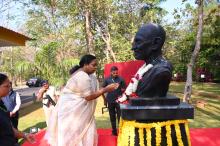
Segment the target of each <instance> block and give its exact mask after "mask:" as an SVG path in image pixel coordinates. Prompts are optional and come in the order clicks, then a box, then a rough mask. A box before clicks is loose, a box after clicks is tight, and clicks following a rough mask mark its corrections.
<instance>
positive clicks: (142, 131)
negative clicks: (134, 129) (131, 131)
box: [138, 128, 144, 146]
mask: <svg viewBox="0 0 220 146" xmlns="http://www.w3.org/2000/svg"><path fill="white" fill-rule="evenodd" d="M138 133H139V145H140V146H144V129H143V128H140V129H139V130H138Z"/></svg>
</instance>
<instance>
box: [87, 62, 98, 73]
mask: <svg viewBox="0 0 220 146" xmlns="http://www.w3.org/2000/svg"><path fill="white" fill-rule="evenodd" d="M85 68H86V72H87V73H88V74H93V73H94V72H95V71H96V69H97V60H96V59H94V60H92V62H90V63H89V64H86V65H85Z"/></svg>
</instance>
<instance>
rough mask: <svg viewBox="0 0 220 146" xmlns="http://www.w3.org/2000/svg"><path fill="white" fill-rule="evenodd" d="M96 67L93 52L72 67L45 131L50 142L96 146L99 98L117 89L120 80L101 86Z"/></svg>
mask: <svg viewBox="0 0 220 146" xmlns="http://www.w3.org/2000/svg"><path fill="white" fill-rule="evenodd" d="M96 69H97V60H96V57H95V56H93V55H90V54H88V55H84V56H83V57H82V58H81V59H80V62H79V65H76V66H74V67H73V68H72V69H71V73H72V75H71V77H70V79H69V80H68V81H67V83H66V85H65V87H64V89H63V91H62V93H61V96H60V98H59V100H58V103H57V105H56V107H55V109H54V111H53V112H52V115H51V119H50V122H49V127H48V130H47V133H46V135H45V138H46V139H47V141H48V143H49V144H50V145H51V146H97V144H98V135H97V131H96V124H95V116H94V112H95V108H96V98H98V97H100V96H101V95H102V94H104V93H106V92H111V91H113V90H115V89H116V88H118V84H117V83H114V84H111V85H108V86H106V87H105V88H101V89H98V81H97V79H96V77H95V75H94V72H95V71H96Z"/></svg>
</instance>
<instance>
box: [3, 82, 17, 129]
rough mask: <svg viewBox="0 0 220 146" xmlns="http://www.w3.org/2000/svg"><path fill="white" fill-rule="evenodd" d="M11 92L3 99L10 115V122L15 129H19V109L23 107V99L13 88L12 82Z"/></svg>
mask: <svg viewBox="0 0 220 146" xmlns="http://www.w3.org/2000/svg"><path fill="white" fill-rule="evenodd" d="M10 88H11V89H10V92H9V94H8V95H7V96H5V97H3V98H2V101H3V103H4V105H5V107H6V108H7V111H8V112H9V114H10V120H11V123H12V125H13V127H14V128H15V129H18V119H19V109H20V106H21V98H20V95H19V94H18V92H16V91H14V90H13V88H12V82H10Z"/></svg>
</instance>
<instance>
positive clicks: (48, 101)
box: [37, 80, 57, 126]
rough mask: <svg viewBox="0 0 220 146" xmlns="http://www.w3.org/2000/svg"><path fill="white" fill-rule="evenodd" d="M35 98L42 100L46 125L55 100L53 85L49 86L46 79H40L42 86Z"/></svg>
mask: <svg viewBox="0 0 220 146" xmlns="http://www.w3.org/2000/svg"><path fill="white" fill-rule="evenodd" d="M37 100H42V103H43V109H44V113H45V118H46V124H47V126H48V122H49V117H50V114H51V112H52V110H53V109H54V107H55V105H56V102H57V95H56V90H55V87H53V86H50V85H49V82H48V81H47V80H44V81H42V87H41V89H40V90H39V92H38V94H37Z"/></svg>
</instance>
